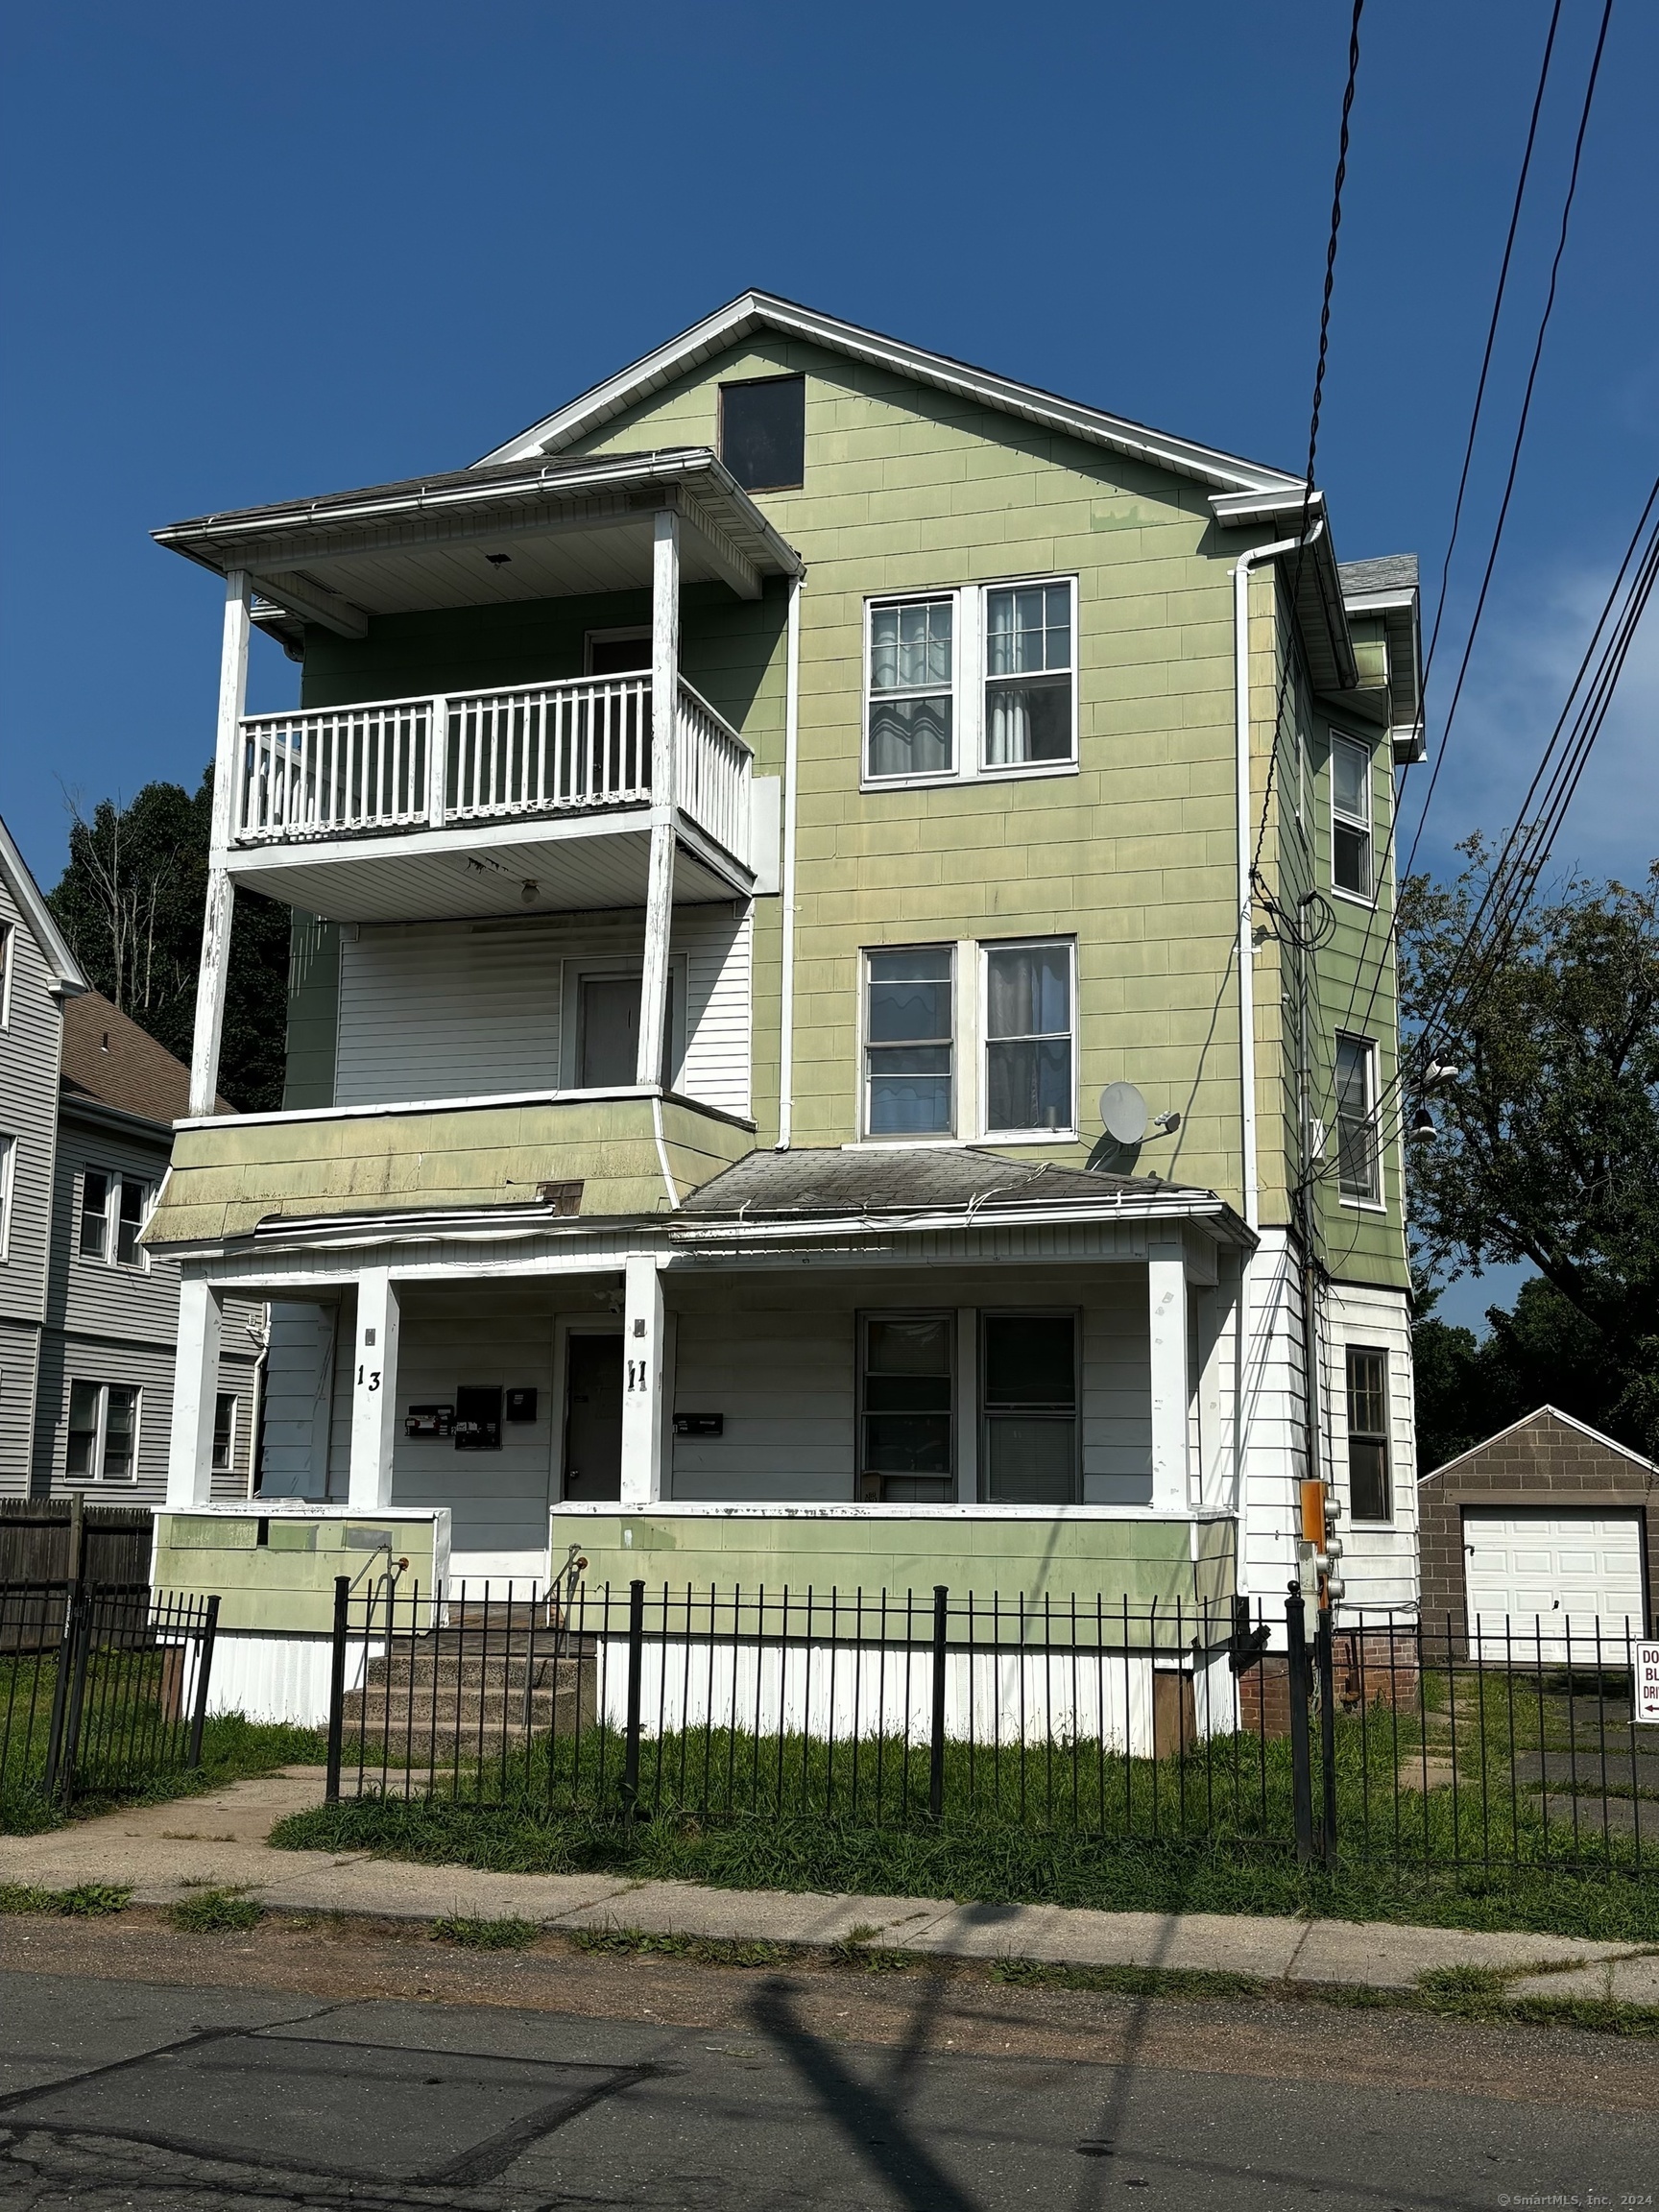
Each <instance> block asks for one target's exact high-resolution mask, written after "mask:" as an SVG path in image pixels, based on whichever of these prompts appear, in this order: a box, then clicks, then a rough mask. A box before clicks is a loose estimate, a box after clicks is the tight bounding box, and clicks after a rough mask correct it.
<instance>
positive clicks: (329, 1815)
mask: <svg viewBox="0 0 1659 2212" xmlns="http://www.w3.org/2000/svg"><path fill="white" fill-rule="evenodd" d="M1504 1742H1505V1743H1506V1738H1505V1739H1504ZM1463 1747H1464V1745H1463V1742H1461V1741H1460V1743H1459V1756H1458V1758H1457V1760H1456V1762H1455V1780H1450V1779H1449V1780H1447V1781H1445V1782H1443V1783H1439V1784H1437V1785H1434V1786H1430V1787H1425V1786H1424V1784H1425V1782H1426V1781H1428V1780H1429V1779H1430V1777H1428V1776H1426V1775H1425V1773H1424V1771H1423V1733H1422V1725H1421V1721H1420V1719H1419V1718H1418V1716H1417V1715H1416V1714H1415V1713H1413V1714H1411V1715H1410V1716H1409V1717H1407V1715H1405V1714H1402V1715H1401V1716H1400V1718H1399V1719H1398V1721H1396V1719H1395V1718H1394V1716H1393V1715H1392V1714H1390V1713H1389V1712H1387V1711H1386V1709H1383V1708H1373V1709H1372V1710H1371V1711H1370V1712H1369V1713H1366V1714H1363V1715H1357V1716H1344V1717H1343V1718H1342V1719H1340V1720H1339V1722H1338V1725H1337V1729H1336V1756H1335V1779H1336V1795H1337V1808H1338V1820H1337V1834H1338V1838H1339V1843H1340V1849H1339V1861H1340V1863H1339V1866H1338V1869H1337V1870H1336V1871H1335V1872H1334V1873H1327V1872H1325V1871H1324V1870H1323V1869H1319V1870H1312V1869H1304V1868H1300V1867H1298V1865H1297V1863H1296V1858H1295V1851H1294V1847H1293V1841H1292V1839H1293V1834H1294V1828H1293V1814H1292V1788H1291V1767H1290V1751H1289V1745H1288V1743H1281V1742H1269V1743H1266V1744H1265V1745H1262V1744H1261V1743H1259V1742H1258V1740H1257V1739H1256V1738H1254V1737H1249V1736H1245V1737H1237V1736H1224V1737H1215V1738H1213V1739H1211V1740H1210V1741H1209V1742H1208V1743H1202V1744H1196V1745H1193V1746H1190V1747H1189V1748H1188V1750H1187V1752H1186V1754H1185V1756H1183V1757H1178V1758H1172V1759H1170V1758H1166V1759H1164V1760H1161V1761H1157V1762H1154V1761H1151V1760H1146V1759H1135V1760H1126V1759H1124V1758H1122V1757H1121V1756H1120V1755H1118V1754H1117V1753H1115V1752H1112V1751H1110V1750H1108V1749H1105V1748H1104V1747H1102V1746H1100V1745H1098V1744H1094V1743H1082V1744H1069V1745H1064V1746H1062V1745H1054V1746H1040V1747H1035V1748H1032V1749H1030V1750H1027V1751H1026V1752H1024V1753H1023V1754H1021V1753H1019V1752H1012V1753H1011V1752H1010V1750H1009V1749H1008V1747H1004V1750H1003V1753H1002V1756H1001V1758H1000V1759H999V1760H993V1759H991V1758H990V1757H989V1756H988V1754H987V1753H986V1751H985V1750H984V1748H983V1747H980V1748H979V1749H978V1750H972V1749H971V1748H970V1747H969V1746H968V1745H966V1744H961V1743H951V1744H949V1745H948V1746H947V1751H946V1759H945V1791H944V1811H943V1816H942V1818H941V1819H940V1820H938V1821H937V1822H935V1821H932V1820H931V1819H929V1817H928V1816H927V1810H926V1808H927V1791H928V1761H927V1753H926V1749H925V1748H920V1747H916V1746H910V1747H906V1746H905V1745H903V1744H902V1743H885V1744H882V1743H877V1742H874V1741H871V1740H868V1739H867V1740H865V1741H864V1742H863V1743H860V1744H859V1745H858V1746H857V1750H856V1759H854V1747H853V1746H852V1745H850V1744H845V1743H844V1744H839V1745H837V1746H835V1747H834V1750H833V1752H831V1750H830V1747H829V1745H828V1744H826V1743H823V1742H821V1741H817V1740H811V1739H806V1738H803V1737H799V1736H797V1737H792V1738H791V1737H786V1738H784V1739H782V1740H781V1742H780V1741H779V1740H778V1739H777V1738H772V1739H769V1740H764V1741H760V1740H757V1739H755V1738H753V1737H748V1736H744V1735H743V1734H741V1733H740V1732H728V1731H720V1730H705V1731H696V1732H693V1733H691V1734H688V1735H686V1736H684V1737H679V1736H667V1737H663V1738H661V1739H657V1740H653V1741H649V1742H647V1743H645V1744H643V1745H642V1747H641V1751H642V1757H641V1766H640V1793H641V1805H642V1807H643V1808H648V1809H649V1812H650V1817H648V1818H640V1819H637V1820H633V1821H630V1820H628V1819H627V1818H625V1817H623V1816H622V1811H621V1806H620V1800H619V1787H618V1786H619V1783H620V1778H621V1773H622V1756H621V1754H622V1746H621V1743H620V1740H619V1739H618V1738H617V1737H616V1736H614V1735H613V1734H610V1733H608V1732H606V1731H603V1730H598V1729H594V1730H590V1731H589V1732H588V1733H587V1734H585V1736H584V1737H583V1739H582V1741H581V1743H580V1744H574V1743H572V1742H571V1741H570V1740H569V1739H568V1738H561V1739H558V1740H556V1741H555V1742H554V1743H553V1744H552V1745H551V1746H549V1744H548V1743H547V1742H546V1740H545V1739H543V1740H542V1741H541V1743H538V1744H537V1745H536V1746H535V1747H534V1748H533V1749H532V1751H531V1752H530V1753H529V1754H528V1755H525V1754H522V1753H514V1754H509V1755H507V1756H505V1757H501V1758H498V1759H496V1760H495V1761H493V1762H491V1761H486V1762H484V1763H482V1764H477V1765H465V1764H464V1765H460V1766H458V1767H454V1768H451V1769H449V1770H448V1771H445V1772H441V1773H440V1774H439V1775H438V1776H437V1777H436V1778H435V1784H436V1787H435V1790H434V1793H433V1794H432V1796H431V1797H429V1798H428V1797H418V1798H413V1799H411V1798H407V1797H403V1796H398V1795H396V1794H394V1793H393V1792H395V1791H397V1787H398V1776H397V1773H396V1771H394V1772H393V1773H392V1774H390V1775H388V1777H387V1780H388V1784H389V1790H388V1793H387V1794H385V1795H384V1796H382V1795H377V1794H373V1793H372V1794H369V1795H366V1796H363V1797H360V1798H356V1799H353V1798H352V1797H351V1796H350V1795H349V1796H348V1798H347V1800H346V1801H345V1802H343V1803H341V1804H339V1805H336V1806H332V1807H322V1808H319V1809H318V1810H317V1811H315V1812H312V1813H308V1814H303V1815H298V1816H297V1817H296V1818H295V1819H293V1820H290V1821H286V1822H284V1823H283V1825H282V1827H281V1828H280V1829H279V1830H278V1831H277V1832H276V1835H275V1837H274V1838H273V1840H274V1841H275V1842H276V1843H278V1844H281V1845H288V1846H292V1847H295V1848H317V1849H327V1850H336V1849H346V1848H349V1849H357V1850H362V1849H370V1850H378V1851H383V1852H386V1853H388V1854H391V1855H394V1856H401V1857H407V1858H412V1859H420V1860H424V1861H428V1862H435V1863H459V1864H465V1865H474V1866H484V1867H490V1868H493V1869H497V1870H501V1871H518V1872H584V1871H590V1870H594V1869H599V1868H603V1869H605V1870H607V1871H614V1872H617V1873H626V1874H629V1875H633V1876H636V1877H640V1878H650V1877H658V1878H662V1879H671V1880H681V1881H700V1882H708V1883H711V1884H714V1885H716V1886H719V1887H733V1888H746V1887H756V1888H781V1889H820V1890H823V1889H828V1890H848V1891H856V1892H863V1893H878V1894H891V1895H911V1896H935V1897H937V1896H945V1897H952V1898H959V1899H972V1900H976V1901H982V1902H987V1903H1045V1904H1061V1905H1078V1906H1094V1907H1098V1908H1102V1909H1107V1910H1114V1911H1212V1912H1270V1913H1316V1914H1326V1915H1334V1916H1337V1917H1342V1918H1349V1919H1393V1920H1404V1921H1418V1922H1424V1923H1428V1924H1433V1925H1446V1926H1458V1927H1470V1928H1523V1929H1530V1928H1536V1929H1549V1930H1551V1931H1554V1932H1557V1933H1561V1934H1573V1935H1583V1936H1602V1937H1606V1938H1608V1939H1628V1940H1639V1941H1653V1940H1659V1852H1656V1851H1655V1849H1654V1847H1653V1844H1652V1843H1648V1842H1647V1841H1645V1843H1644V1852H1643V1857H1642V1858H1641V1859H1640V1860H1639V1859H1638V1856H1637V1853H1636V1849H1635V1842H1634V1839H1632V1838H1630V1837H1628V1836H1624V1835H1621V1834H1617V1833H1610V1832H1608V1831H1607V1829H1606V1828H1605V1827H1599V1828H1593V1829H1587V1830H1586V1832H1585V1833H1583V1834H1581V1836H1580V1838H1579V1839H1578V1856H1577V1858H1576V1860H1575V1861H1573V1862H1572V1863H1568V1862H1569V1852H1570V1847H1571V1845H1572V1843H1573V1838H1572V1833H1571V1829H1570V1827H1564V1825H1563V1823H1562V1822H1561V1820H1560V1819H1559V1818H1555V1819H1551V1817H1550V1816H1549V1815H1548V1812H1547V1809H1546V1807H1545V1806H1544V1804H1543V1801H1542V1799H1541V1797H1540V1795H1539V1793H1538V1792H1536V1791H1529V1790H1527V1789H1522V1788H1516V1787H1513V1786H1511V1783H1510V1779H1509V1771H1508V1767H1507V1764H1506V1763H1498V1762H1496V1760H1495V1759H1494V1758H1490V1757H1489V1758H1488V1760H1487V1761H1486V1763H1485V1764H1480V1763H1479V1762H1477V1763H1476V1765H1475V1766H1473V1767H1471V1766H1469V1765H1468V1764H1466V1761H1465V1759H1464V1757H1463V1756H1462V1752H1463ZM1429 1748H1430V1752H1431V1755H1435V1754H1437V1753H1438V1749H1439V1746H1438V1745H1437V1743H1435V1742H1434V1741H1433V1739H1432V1738H1431V1742H1430V1746H1429ZM1488 1749H1489V1752H1495V1750H1496V1745H1495V1744H1494V1743H1492V1741H1491V1738H1490V1737H1489V1738H1488ZM1413 1761H1415V1762H1416V1769H1415V1773H1416V1786H1415V1787H1412V1786H1411V1783H1412V1773H1413ZM550 1763H551V1765H550ZM371 1779H373V1777H371ZM1314 1783H1315V1801H1316V1802H1317V1800H1318V1795H1319V1791H1320V1777H1319V1775H1318V1772H1317V1770H1316V1771H1315V1776H1314ZM419 1786H420V1787H421V1788H424V1783H423V1782H422V1783H421V1784H420V1785H419ZM351 1787H352V1785H351V1783H350V1781H349V1782H348V1791H350V1790H351ZM1655 1829H1656V1837H1659V1822H1656V1823H1655Z"/></svg>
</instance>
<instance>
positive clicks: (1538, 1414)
mask: <svg viewBox="0 0 1659 2212" xmlns="http://www.w3.org/2000/svg"><path fill="white" fill-rule="evenodd" d="M1546 1413H1548V1414H1549V1415H1550V1417H1551V1420H1555V1421H1559V1422H1560V1424H1561V1426H1562V1427H1563V1428H1564V1429H1576V1430H1577V1431H1578V1433H1579V1435H1580V1436H1588V1437H1589V1439H1590V1441H1591V1443H1592V1444H1603V1445H1605V1446H1606V1448H1607V1450H1608V1451H1609V1452H1617V1453H1618V1455H1619V1456H1620V1457H1621V1458H1622V1459H1628V1460H1629V1462H1630V1464H1631V1465H1632V1466H1633V1467H1641V1468H1644V1469H1646V1471H1647V1473H1648V1474H1650V1475H1659V1464H1655V1462H1654V1461H1653V1460H1651V1459H1645V1458H1644V1457H1643V1455H1642V1454H1641V1453H1640V1452H1633V1451H1632V1450H1631V1448H1630V1446H1629V1445H1628V1444H1621V1443H1620V1441H1619V1439H1618V1438H1617V1437H1616V1436H1604V1435H1603V1434H1602V1432H1601V1431H1600V1430H1599V1429H1592V1428H1591V1426H1590V1424H1589V1422H1588V1421H1580V1420H1579V1419H1578V1418H1577V1416H1576V1415H1575V1414H1573V1413H1563V1412H1562V1410H1561V1408H1560V1407H1559V1406H1534V1407H1533V1408H1532V1410H1531V1412H1530V1413H1523V1414H1522V1416H1521V1418H1520V1420H1519V1421H1511V1422H1510V1424H1509V1426H1508V1428H1507V1429H1499V1430H1497V1431H1494V1433H1493V1434H1492V1435H1490V1436H1482V1437H1481V1439H1480V1441H1479V1444H1471V1445H1470V1447H1469V1449H1468V1451H1467V1452H1459V1453H1458V1455H1457V1456H1456V1458H1455V1459H1448V1460H1446V1461H1445V1462H1444V1463H1443V1464H1442V1465H1441V1466H1438V1467H1432V1468H1431V1469H1430V1471H1429V1473H1428V1474H1427V1475H1419V1476H1418V1478H1417V1480H1418V1482H1419V1483H1420V1484H1421V1483H1424V1482H1433V1481H1436V1480H1437V1479H1439V1477H1441V1476H1442V1475H1449V1474H1450V1473H1451V1472H1452V1470H1453V1468H1454V1467H1461V1466H1462V1464H1463V1462H1464V1460H1465V1459H1473V1458H1474V1457H1475V1455H1476V1454H1477V1453H1478V1452H1484V1451H1486V1450H1487V1449H1488V1447H1489V1446H1491V1445H1493V1444H1501V1443H1502V1442H1503V1439H1504V1437H1505V1436H1513V1435H1514V1434H1515V1432H1516V1431H1517V1430H1518V1429H1529V1428H1530V1427H1531V1426H1532V1424H1533V1422H1534V1421H1539V1420H1542V1419H1543V1417H1544V1415H1545V1414H1546Z"/></svg>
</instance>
